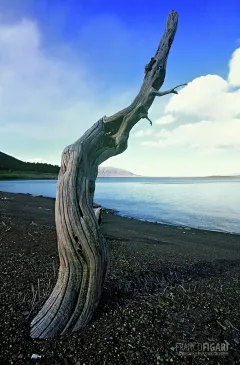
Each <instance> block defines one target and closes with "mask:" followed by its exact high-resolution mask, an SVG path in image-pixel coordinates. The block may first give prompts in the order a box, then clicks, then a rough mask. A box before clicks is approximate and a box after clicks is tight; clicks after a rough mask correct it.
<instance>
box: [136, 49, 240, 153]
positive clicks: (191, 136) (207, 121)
mask: <svg viewBox="0 0 240 365" xmlns="http://www.w3.org/2000/svg"><path fill="white" fill-rule="evenodd" d="M239 76H240V49H238V50H237V51H235V52H234V54H233V56H232V58H231V62H230V69H229V77H228V80H229V81H226V80H224V79H223V78H222V77H220V76H218V75H206V76H200V77H198V78H196V79H194V80H193V81H192V82H190V83H189V84H188V85H187V86H186V87H184V88H183V89H181V90H180V91H179V94H178V95H174V96H172V98H171V99H170V100H169V102H168V103H167V105H166V107H165V112H166V113H173V114H174V117H177V118H178V121H179V122H182V123H181V125H180V126H177V127H176V128H173V129H168V130H166V129H163V130H161V131H160V132H159V133H156V134H155V136H156V137H157V138H158V140H157V141H156V140H149V141H144V142H143V143H142V144H143V145H148V146H153V147H159V148H166V147H180V148H197V149H200V150H202V151H207V150H209V151H216V150H220V149H221V150H223V149H225V150H226V149H232V150H234V149H240V138H239V135H240V89H238V90H231V86H233V85H234V86H237V85H240V83H239V81H240V79H239V78H238V77H239ZM168 115H169V114H166V115H165V116H163V117H162V118H160V120H161V119H163V120H164V118H166V117H167V116H168ZM170 115H171V114H170ZM186 116H187V117H188V122H187V123H186V121H185V120H184V119H186ZM189 117H190V118H191V119H192V122H191V123H189Z"/></svg>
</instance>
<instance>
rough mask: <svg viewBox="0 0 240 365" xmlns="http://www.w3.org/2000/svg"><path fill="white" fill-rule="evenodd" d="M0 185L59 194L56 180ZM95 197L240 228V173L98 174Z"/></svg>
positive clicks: (169, 217)
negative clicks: (231, 175)
mask: <svg viewBox="0 0 240 365" xmlns="http://www.w3.org/2000/svg"><path fill="white" fill-rule="evenodd" d="M0 190H1V191H7V192H15V193H30V194H33V195H43V196H47V197H55V196H56V180H24V181H0ZM95 201H96V202H97V203H99V204H101V205H103V206H104V207H106V208H112V209H116V210H118V211H119V212H120V214H121V215H125V216H131V217H135V218H138V219H146V220H149V221H158V222H162V223H168V224H174V225H183V226H190V227H196V228H205V229H213V230H220V231H228V232H234V233H240V179H239V178H222V179H211V178H208V179H207V178H204V179H202V178H194V179H193V178H179V179H173V178H99V179H97V184H96V192H95Z"/></svg>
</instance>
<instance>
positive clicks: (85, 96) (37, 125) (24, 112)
mask: <svg viewBox="0 0 240 365" xmlns="http://www.w3.org/2000/svg"><path fill="white" fill-rule="evenodd" d="M49 52H50V51H49V50H48V51H46V49H45V48H44V39H42V35H41V32H40V30H39V28H38V24H37V23H36V22H34V21H31V20H22V21H20V22H18V23H16V24H11V25H0V128H1V135H0V145H1V150H3V151H7V150H8V151H9V152H11V148H9V146H10V144H11V145H12V146H13V145H14V146H15V147H16V144H19V147H18V151H20V153H19V152H17V154H22V156H23V158H26V157H27V154H28V155H29V152H27V149H26V144H29V143H32V144H33V147H34V148H35V142H36V143H38V146H40V145H41V147H39V148H42V149H43V153H40V151H35V153H36V154H37V155H38V156H39V155H41V156H42V158H43V159H45V160H47V159H48V156H49V155H51V160H52V158H53V156H54V160H55V161H56V156H60V155H61V152H62V149H63V148H64V147H65V146H66V145H67V144H69V143H72V142H74V141H75V139H76V138H79V137H80V136H81V134H82V133H84V132H85V130H86V129H87V128H89V127H90V126H91V125H92V124H93V123H94V122H95V121H97V120H98V119H100V118H101V117H102V116H103V115H109V114H111V113H114V112H116V111H118V110H119V109H120V108H122V107H125V106H126V104H128V103H129V102H130V101H131V98H132V94H133V90H130V91H128V92H125V93H122V94H121V93H118V94H117V93H115V92H114V93H113V92H112V89H111V87H109V85H107V84H103V83H102V81H101V80H100V79H98V78H96V75H92V74H91V72H90V71H89V70H87V68H86V65H84V64H83V62H81V55H78V59H77V60H76V55H75V56H74V57H67V59H66V56H65V54H64V55H62V57H61V55H59V54H58V57H57V58H56V57H54V56H53V55H52V54H50V53H49ZM69 54H70V55H71V52H69ZM113 87H114V85H113ZM114 90H115V87H114ZM26 141H27V142H26ZM43 142H45V143H46V144H45V145H44V146H43V145H42V143H43ZM24 144H25V145H24ZM15 147H14V150H16V148H15ZM24 151H25V152H24ZM49 151H51V152H50V153H49ZM33 153H34V151H32V152H31V154H33ZM35 153H34V154H35ZM15 154H16V152H15ZM58 158H60V157H58Z"/></svg>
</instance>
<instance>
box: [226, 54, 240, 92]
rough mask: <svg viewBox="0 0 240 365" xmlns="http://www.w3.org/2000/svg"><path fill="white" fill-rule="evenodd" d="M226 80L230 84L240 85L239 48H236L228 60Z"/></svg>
mask: <svg viewBox="0 0 240 365" xmlns="http://www.w3.org/2000/svg"><path fill="white" fill-rule="evenodd" d="M228 82H229V84H230V85H231V86H233V87H236V86H240V48H238V49H236V51H235V52H234V53H233V55H232V58H231V60H230V62H229V75H228Z"/></svg>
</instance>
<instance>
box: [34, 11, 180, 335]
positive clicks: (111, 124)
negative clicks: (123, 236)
mask: <svg viewBox="0 0 240 365" xmlns="http://www.w3.org/2000/svg"><path fill="white" fill-rule="evenodd" d="M177 21H178V15H177V13H176V12H175V11H172V12H170V14H169V16H168V21H167V27H166V31H165V33H164V35H163V37H162V40H161V42H160V45H159V47H158V49H157V52H156V54H155V56H154V57H152V58H151V61H150V62H149V64H148V65H146V67H145V77H144V80H143V84H142V87H141V89H140V91H139V93H138V95H137V96H136V98H135V99H134V101H133V102H132V104H131V105H129V106H128V107H127V108H125V109H123V110H121V111H119V112H118V113H116V114H114V115H113V116H111V117H103V118H102V119H100V120H99V121H98V122H97V123H95V124H94V125H93V126H92V127H91V128H90V129H89V130H88V131H87V132H86V133H85V134H84V135H83V136H82V137H81V138H80V139H79V140H77V141H76V142H75V143H73V144H72V145H70V146H68V147H66V148H65V150H64V151H63V154H62V162H61V169H60V173H59V177H58V185H57V196H56V207H55V218H56V229H57V238H58V251H59V258H60V267H59V273H58V279H57V283H56V285H55V287H54V289H53V292H52V293H51V295H50V297H49V298H48V300H47V301H46V303H45V304H44V306H43V308H42V309H41V310H40V312H39V313H38V314H37V316H36V317H35V318H34V319H33V321H32V323H31V337H33V338H49V337H56V336H58V335H63V334H65V333H67V332H72V331H76V330H79V329H80V328H83V327H84V326H86V324H87V323H88V322H89V320H90V319H91V317H92V315H93V312H94V310H95V308H96V306H97V305H98V302H99V299H100V295H101V292H102V287H103V283H104V279H105V275H106V271H107V264H108V252H107V246H106V242H105V239H104V237H103V236H102V234H101V231H100V228H99V225H98V220H99V219H98V218H99V210H96V211H95V212H94V209H93V196H94V191H95V180H96V178H97V174H98V166H99V165H100V164H101V163H102V162H103V161H105V160H107V159H108V158H109V157H111V156H114V155H117V154H120V153H122V152H123V151H125V150H126V148H127V142H128V137H129V133H130V131H131V129H132V128H133V126H134V125H135V124H136V123H137V122H138V121H139V120H140V119H141V118H146V119H148V120H149V118H148V109H149V108H150V106H151V105H152V103H153V101H154V99H155V97H156V96H162V95H166V94H170V93H175V94H177V91H176V90H175V89H176V87H179V86H182V85H178V86H176V87H175V88H173V89H171V90H167V91H165V92H159V91H158V90H159V89H160V87H161V86H162V84H163V82H164V78H165V73H166V64H167V58H168V54H169V51H170V48H171V45H172V42H173V39H174V36H175V33H176V29H177ZM149 121H150V120H149ZM150 123H151V124H152V122H151V121H150Z"/></svg>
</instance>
